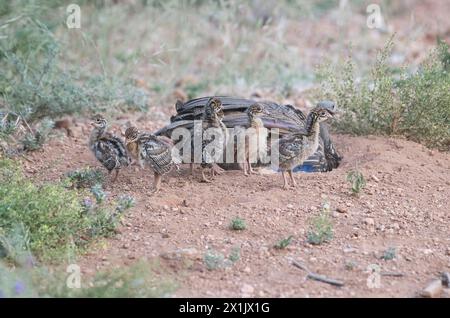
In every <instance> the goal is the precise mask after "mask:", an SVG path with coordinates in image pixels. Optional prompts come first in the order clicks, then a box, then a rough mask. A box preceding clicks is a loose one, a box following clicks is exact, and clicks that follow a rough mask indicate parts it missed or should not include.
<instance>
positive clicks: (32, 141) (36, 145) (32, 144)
mask: <svg viewBox="0 0 450 318" xmlns="http://www.w3.org/2000/svg"><path fill="white" fill-rule="evenodd" d="M53 126H54V122H53V121H52V120H51V119H48V118H46V119H44V120H43V121H41V122H40V124H39V126H38V127H37V129H36V132H28V133H27V134H26V135H25V137H24V138H23V139H22V140H21V142H22V145H23V150H25V151H33V150H37V149H40V148H41V147H42V146H43V145H44V143H45V142H46V141H47V139H48V136H49V134H50V132H51V130H52V128H53Z"/></svg>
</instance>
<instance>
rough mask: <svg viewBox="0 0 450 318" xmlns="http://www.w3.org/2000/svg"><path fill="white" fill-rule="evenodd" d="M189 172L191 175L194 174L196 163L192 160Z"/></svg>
mask: <svg viewBox="0 0 450 318" xmlns="http://www.w3.org/2000/svg"><path fill="white" fill-rule="evenodd" d="M189 172H190V174H191V176H193V175H194V163H192V162H191V163H190V164H189Z"/></svg>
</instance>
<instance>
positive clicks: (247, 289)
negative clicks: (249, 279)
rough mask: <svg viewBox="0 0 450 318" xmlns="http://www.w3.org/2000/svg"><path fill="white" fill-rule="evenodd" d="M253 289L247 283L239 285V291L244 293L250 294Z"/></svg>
mask: <svg viewBox="0 0 450 318" xmlns="http://www.w3.org/2000/svg"><path fill="white" fill-rule="evenodd" d="M254 291H255V288H254V287H253V286H252V285H249V284H243V285H242V287H241V292H242V294H244V295H251V294H253V292H254Z"/></svg>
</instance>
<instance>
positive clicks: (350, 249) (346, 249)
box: [343, 247, 358, 253]
mask: <svg viewBox="0 0 450 318" xmlns="http://www.w3.org/2000/svg"><path fill="white" fill-rule="evenodd" d="M343 251H344V253H355V252H356V251H358V250H357V249H356V248H354V247H345V248H344V249H343Z"/></svg>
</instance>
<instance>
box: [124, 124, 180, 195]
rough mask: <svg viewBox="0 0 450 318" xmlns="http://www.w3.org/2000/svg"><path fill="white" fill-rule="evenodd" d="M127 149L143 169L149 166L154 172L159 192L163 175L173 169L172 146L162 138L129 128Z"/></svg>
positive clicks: (155, 186)
mask: <svg viewBox="0 0 450 318" xmlns="http://www.w3.org/2000/svg"><path fill="white" fill-rule="evenodd" d="M125 138H126V147H127V149H128V151H129V152H130V154H131V156H133V157H134V158H135V159H136V160H137V161H138V162H139V165H140V166H141V168H144V165H145V164H147V165H148V166H150V168H151V169H152V170H153V172H154V176H155V179H154V189H153V192H155V193H156V192H158V191H159V190H160V187H161V177H162V175H164V174H166V173H168V172H169V171H170V170H171V169H172V167H173V165H174V164H173V160H172V145H171V144H170V143H169V142H168V141H166V140H164V139H163V138H161V137H157V136H155V135H153V134H151V133H145V132H144V133H140V132H139V130H138V129H137V128H136V127H129V128H127V130H126V131H125Z"/></svg>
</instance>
